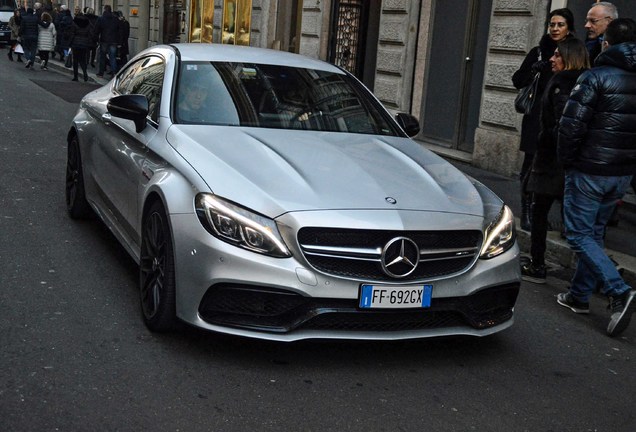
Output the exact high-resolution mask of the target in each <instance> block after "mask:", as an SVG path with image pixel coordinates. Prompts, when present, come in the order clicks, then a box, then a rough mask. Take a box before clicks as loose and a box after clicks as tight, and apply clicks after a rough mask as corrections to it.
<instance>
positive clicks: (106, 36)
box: [93, 5, 121, 77]
mask: <svg viewBox="0 0 636 432" xmlns="http://www.w3.org/2000/svg"><path fill="white" fill-rule="evenodd" d="M93 37H94V38H95V40H96V41H98V42H99V71H98V73H97V76H98V77H103V76H104V71H105V70H106V57H108V60H109V61H110V75H113V74H115V72H117V46H118V45H120V44H121V30H120V29H119V18H117V16H116V15H115V14H113V11H112V8H111V7H110V6H109V5H106V6H104V13H103V14H102V16H100V17H99V18H98V19H97V25H96V26H95V34H94V35H93Z"/></svg>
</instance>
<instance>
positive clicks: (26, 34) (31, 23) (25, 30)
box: [20, 8, 38, 69]
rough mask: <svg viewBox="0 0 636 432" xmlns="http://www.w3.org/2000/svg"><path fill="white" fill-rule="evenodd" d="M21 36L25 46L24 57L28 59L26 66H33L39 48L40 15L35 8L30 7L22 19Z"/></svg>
mask: <svg viewBox="0 0 636 432" xmlns="http://www.w3.org/2000/svg"><path fill="white" fill-rule="evenodd" d="M20 38H21V40H22V47H23V48H24V58H25V59H26V60H27V62H26V65H25V66H26V68H27V69H29V68H30V67H32V66H33V62H34V61H35V52H36V51H37V49H38V17H37V15H35V14H34V13H33V9H31V8H28V9H27V10H26V13H24V14H23V15H22V18H21V20H20Z"/></svg>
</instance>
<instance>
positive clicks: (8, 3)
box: [0, 0, 16, 12]
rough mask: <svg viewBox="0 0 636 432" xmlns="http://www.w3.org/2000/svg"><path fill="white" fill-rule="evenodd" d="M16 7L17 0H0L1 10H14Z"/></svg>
mask: <svg viewBox="0 0 636 432" xmlns="http://www.w3.org/2000/svg"><path fill="white" fill-rule="evenodd" d="M15 9H16V5H15V0H0V11H3V12H13V11H14V10H15Z"/></svg>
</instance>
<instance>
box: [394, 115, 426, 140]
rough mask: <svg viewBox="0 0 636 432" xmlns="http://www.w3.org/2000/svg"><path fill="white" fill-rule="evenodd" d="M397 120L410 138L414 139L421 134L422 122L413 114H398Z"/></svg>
mask: <svg viewBox="0 0 636 432" xmlns="http://www.w3.org/2000/svg"><path fill="white" fill-rule="evenodd" d="M395 120H397V122H398V124H399V125H400V127H401V128H402V129H403V130H404V132H406V134H407V135H408V136H410V137H414V136H415V135H417V134H418V133H420V122H419V121H418V120H417V119H416V118H415V117H414V116H412V115H411V114H406V113H397V114H396V115H395Z"/></svg>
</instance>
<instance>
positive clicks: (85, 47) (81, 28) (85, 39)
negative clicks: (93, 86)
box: [69, 14, 93, 81]
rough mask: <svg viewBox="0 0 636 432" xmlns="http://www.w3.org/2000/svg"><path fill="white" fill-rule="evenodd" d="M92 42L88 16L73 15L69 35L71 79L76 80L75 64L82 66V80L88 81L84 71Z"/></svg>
mask: <svg viewBox="0 0 636 432" xmlns="http://www.w3.org/2000/svg"><path fill="white" fill-rule="evenodd" d="M92 43H93V35H92V32H91V29H90V21H89V19H88V17H86V16H85V15H82V14H78V15H75V18H73V26H72V27H71V37H70V41H69V44H70V46H71V49H72V52H73V81H77V66H78V65H79V66H81V67H82V72H84V81H88V74H87V73H86V62H87V59H88V53H89V50H90V49H91V45H92Z"/></svg>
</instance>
